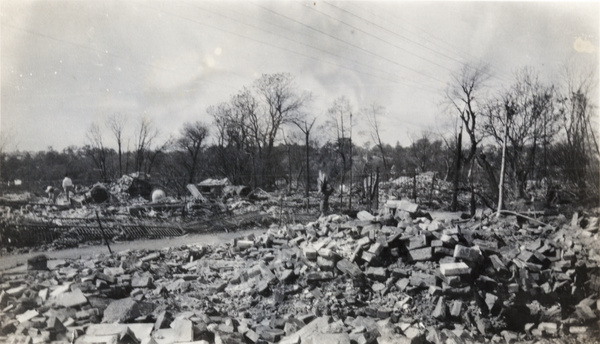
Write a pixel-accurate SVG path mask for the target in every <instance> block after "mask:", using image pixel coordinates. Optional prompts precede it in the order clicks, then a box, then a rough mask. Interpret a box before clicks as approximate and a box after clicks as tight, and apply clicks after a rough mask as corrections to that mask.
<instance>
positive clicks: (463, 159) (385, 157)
mask: <svg viewBox="0 0 600 344" xmlns="http://www.w3.org/2000/svg"><path fill="white" fill-rule="evenodd" d="M584 76H585V75H584ZM588 76H590V75H588ZM594 76H595V74H591V76H590V77H589V78H579V79H577V78H575V77H571V78H567V79H565V80H564V82H562V83H557V84H556V85H553V84H545V83H542V82H541V81H539V79H538V77H537V75H536V74H535V73H534V72H533V71H532V70H531V69H529V68H525V69H523V70H521V71H519V72H518V73H517V74H516V76H515V81H514V83H513V85H512V86H511V87H509V88H508V89H506V90H502V91H498V93H497V94H496V95H494V96H490V95H489V94H490V93H491V92H490V91H491V90H489V88H486V87H487V86H486V81H487V80H488V79H489V72H488V71H487V69H486V67H482V66H469V65H467V66H464V68H463V69H461V70H460V71H458V72H457V73H456V75H455V78H454V79H455V83H454V84H451V85H448V87H447V89H446V92H445V95H444V100H445V105H446V107H445V109H444V111H445V112H446V113H447V114H448V115H447V117H449V118H454V119H455V121H454V122H453V123H454V125H452V126H450V127H449V128H446V129H445V130H444V131H445V132H444V133H442V134H433V133H432V132H431V131H424V132H422V133H421V134H420V136H414V137H413V138H412V143H411V144H410V145H407V146H405V147H403V146H401V145H400V144H398V143H396V145H395V146H392V145H390V144H387V143H384V142H382V139H381V132H382V131H383V130H386V131H391V130H400V129H402V128H382V125H381V123H382V122H381V121H382V119H383V118H384V116H393V114H392V113H390V112H389V111H388V110H386V109H385V108H384V107H383V106H381V105H378V104H367V105H364V106H362V107H360V108H359V109H358V110H355V109H354V108H353V106H352V105H351V102H350V100H348V99H347V98H346V97H344V96H342V97H339V98H337V99H335V100H333V102H332V105H331V107H330V108H329V109H327V110H326V111H324V113H325V114H324V115H322V116H319V118H317V116H314V115H311V113H312V112H311V110H310V105H311V102H312V101H311V94H309V93H302V92H300V91H298V88H297V86H296V85H295V84H294V78H293V77H292V76H290V75H289V74H270V75H263V76H262V77H260V78H259V79H257V80H256V81H255V82H254V84H252V85H251V86H250V87H244V88H243V89H242V90H241V91H240V92H238V93H237V94H235V95H233V96H232V97H231V99H230V101H228V102H224V103H221V104H216V105H213V106H210V107H208V109H207V112H208V114H209V115H210V116H211V117H212V118H213V123H210V124H207V123H203V122H200V121H192V122H188V123H185V124H183V125H182V129H181V131H180V133H179V134H178V136H177V137H170V138H168V139H167V140H164V141H162V142H157V141H158V140H157V138H158V133H159V131H158V129H157V126H156V124H155V123H153V122H152V121H150V120H148V119H146V118H144V117H139V118H137V122H136V123H135V124H134V125H131V128H133V129H134V134H133V135H130V137H125V134H124V133H125V129H126V128H127V127H128V123H127V122H128V120H131V117H126V116H124V115H122V114H115V115H113V116H111V117H110V118H109V120H108V121H107V122H106V123H104V124H103V125H100V124H97V123H95V124H93V125H92V126H91V127H90V128H89V130H88V135H87V136H88V140H87V143H86V144H85V145H84V146H82V147H69V148H66V149H64V150H63V151H61V152H58V151H55V150H53V149H51V148H49V149H48V150H46V151H40V152H13V153H7V152H0V154H1V155H0V162H1V169H0V173H1V174H0V180H1V181H2V185H3V187H4V188H5V187H6V186H7V185H8V184H9V183H10V182H11V181H14V180H16V179H19V180H21V181H22V182H23V184H24V185H25V186H26V187H31V186H35V187H42V186H43V185H58V183H59V182H60V180H61V179H62V178H63V177H64V175H65V174H69V175H70V176H71V178H72V179H73V180H74V181H75V182H76V183H80V184H84V185H91V184H93V183H95V182H110V181H113V180H115V179H117V178H119V177H120V176H121V175H123V174H128V173H131V172H137V171H139V172H145V173H148V174H150V175H151V176H152V180H153V182H154V183H155V184H157V185H161V186H162V187H164V188H166V189H167V190H168V191H170V192H173V193H177V194H185V193H186V191H185V185H186V184H188V183H197V182H200V181H201V180H203V179H205V178H223V177H227V178H229V180H230V181H231V182H232V183H234V184H237V185H248V186H250V187H261V188H264V189H266V190H272V189H275V188H280V189H281V188H287V189H289V190H290V191H292V190H298V191H300V190H302V191H304V190H305V188H306V187H307V183H308V187H309V188H310V190H313V191H314V190H316V188H317V185H316V180H317V176H318V172H319V171H323V172H325V173H326V174H328V176H329V179H330V180H331V181H332V182H333V184H334V185H335V187H336V188H337V189H340V186H341V185H345V186H348V185H349V184H350V183H352V184H353V189H355V188H358V187H360V186H362V185H363V180H364V178H366V177H368V176H375V175H379V180H381V181H387V180H390V179H393V178H397V177H400V176H411V175H414V174H418V173H422V172H429V171H431V172H435V175H436V178H438V179H442V180H446V181H449V182H452V183H453V185H454V189H455V193H456V194H458V193H459V192H468V193H470V194H472V195H473V197H472V199H473V202H476V203H480V204H486V205H488V206H493V205H495V204H496V202H497V200H498V194H499V191H500V188H499V184H500V171H501V170H502V165H503V160H504V180H505V182H504V188H503V191H504V195H505V197H506V198H507V199H508V200H514V199H518V198H524V199H528V198H530V196H531V195H529V194H528V189H527V186H528V185H529V184H531V183H530V182H531V181H532V180H537V181H541V180H544V181H545V182H546V183H545V185H555V186H557V187H560V188H562V189H564V190H567V191H568V192H570V193H571V194H573V195H574V196H576V197H577V198H578V199H579V200H580V201H581V202H589V201H597V199H598V193H599V189H600V185H599V180H600V175H599V166H600V162H599V156H600V148H599V146H598V141H597V137H596V135H597V133H596V128H597V107H596V106H595V105H594V104H593V102H592V100H593V99H594V98H593V94H594V93H593V92H592V89H593V87H592V85H593V82H591V81H590V80H593V79H594ZM318 113H323V111H320V112H318ZM317 119H318V122H317ZM102 129H105V130H104V131H103V130H102ZM359 134H361V135H363V137H364V136H368V137H369V138H370V143H369V144H364V145H362V146H357V145H356V144H355V141H356V139H353V135H354V138H356V135H359ZM209 135H210V136H212V137H213V138H214V140H213V142H215V143H212V144H207V141H208V137H209ZM109 140H112V141H114V142H116V143H117V147H118V148H117V149H113V148H108V147H107V142H108V141H109ZM125 142H127V143H128V144H127V145H125V144H124V143H125ZM131 142H133V149H131V148H129V149H126V148H124V147H125V146H127V147H131ZM503 151H504V153H503ZM503 156H504V159H503ZM345 189H346V190H348V189H349V188H347V187H346V188H345ZM39 191H40V192H41V190H39ZM455 205H456V204H454V206H455Z"/></svg>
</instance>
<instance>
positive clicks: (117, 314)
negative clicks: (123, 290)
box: [102, 298, 154, 323]
mask: <svg viewBox="0 0 600 344" xmlns="http://www.w3.org/2000/svg"><path fill="white" fill-rule="evenodd" d="M153 309H154V306H153V304H151V303H146V302H137V301H135V300H133V299H131V298H125V299H121V300H115V301H113V302H111V303H110V304H109V305H108V307H106V309H105V310H104V317H103V318H102V322H103V323H114V322H118V323H123V322H126V321H130V320H134V319H135V318H137V317H140V316H143V315H149V314H151V313H152V310H153Z"/></svg>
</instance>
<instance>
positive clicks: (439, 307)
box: [431, 297, 448, 320]
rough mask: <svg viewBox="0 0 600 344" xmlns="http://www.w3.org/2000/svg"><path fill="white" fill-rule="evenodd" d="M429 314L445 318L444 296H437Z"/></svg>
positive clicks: (446, 310) (440, 318) (439, 318)
mask: <svg viewBox="0 0 600 344" xmlns="http://www.w3.org/2000/svg"><path fill="white" fill-rule="evenodd" d="M431 316H432V317H433V318H435V319H438V320H445V319H446V317H447V316H448V307H447V306H446V299H445V298H444V297H440V298H438V302H437V304H436V305H435V308H434V310H433V313H431Z"/></svg>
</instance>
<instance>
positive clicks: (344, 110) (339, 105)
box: [326, 96, 352, 205]
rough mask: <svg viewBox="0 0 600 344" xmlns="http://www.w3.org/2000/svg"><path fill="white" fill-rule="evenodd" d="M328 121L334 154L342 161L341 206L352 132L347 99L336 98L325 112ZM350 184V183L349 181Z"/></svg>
mask: <svg viewBox="0 0 600 344" xmlns="http://www.w3.org/2000/svg"><path fill="white" fill-rule="evenodd" d="M327 113H328V119H327V122H326V126H327V127H328V128H329V130H330V132H331V134H332V136H333V137H334V141H335V142H334V144H335V147H336V152H337V154H338V156H339V157H340V159H341V160H342V169H341V173H340V175H341V181H340V205H341V204H343V202H342V200H343V195H344V191H343V187H344V185H345V184H344V183H345V181H346V170H347V169H348V166H349V161H350V160H351V159H352V155H351V147H352V142H351V141H350V133H351V131H352V106H351V105H350V101H349V100H348V98H346V97H344V96H341V97H339V98H337V99H336V100H335V101H334V102H333V104H332V105H331V107H330V108H329V109H328V110H327ZM351 182H352V181H351Z"/></svg>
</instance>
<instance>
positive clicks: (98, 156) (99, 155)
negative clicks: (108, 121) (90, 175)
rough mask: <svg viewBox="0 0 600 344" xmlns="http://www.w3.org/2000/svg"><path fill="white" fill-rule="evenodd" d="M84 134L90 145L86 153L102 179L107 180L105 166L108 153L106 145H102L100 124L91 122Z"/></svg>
mask: <svg viewBox="0 0 600 344" xmlns="http://www.w3.org/2000/svg"><path fill="white" fill-rule="evenodd" d="M86 136H87V140H88V142H89V145H90V149H89V150H88V151H87V155H88V156H89V157H90V158H92V161H93V162H94V165H96V168H97V169H98V171H100V178H101V179H102V180H103V181H108V169H107V166H106V164H107V155H108V153H107V149H106V147H104V142H103V138H102V132H101V130H100V126H99V125H98V124H97V123H92V124H91V125H90V127H89V129H88V131H87V134H86Z"/></svg>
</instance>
